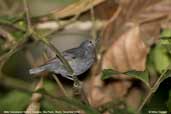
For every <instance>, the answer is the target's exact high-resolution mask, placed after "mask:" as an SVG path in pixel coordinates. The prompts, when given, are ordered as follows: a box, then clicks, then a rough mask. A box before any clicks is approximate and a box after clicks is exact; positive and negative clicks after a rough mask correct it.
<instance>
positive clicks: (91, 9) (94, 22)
mask: <svg viewBox="0 0 171 114" xmlns="http://www.w3.org/2000/svg"><path fill="white" fill-rule="evenodd" d="M89 2H91V1H89ZM90 4H91V8H90V13H91V21H92V23H93V24H92V37H93V39H94V40H95V41H96V40H97V39H96V38H97V34H96V19H95V13H94V7H93V4H92V3H90Z"/></svg>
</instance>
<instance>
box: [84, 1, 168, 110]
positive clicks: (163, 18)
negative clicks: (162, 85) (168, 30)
mask: <svg viewBox="0 0 171 114" xmlns="http://www.w3.org/2000/svg"><path fill="white" fill-rule="evenodd" d="M117 3H118V4H119V7H118V8H121V10H119V11H120V12H119V13H118V14H117V16H116V15H115V14H113V16H116V17H115V19H113V20H112V22H110V23H109V24H108V25H107V26H106V27H105V28H104V31H103V35H102V39H101V41H100V43H101V44H100V46H101V50H100V52H103V54H101V55H100V58H101V59H98V60H99V61H98V62H97V63H100V66H101V68H99V67H97V66H96V65H95V66H94V69H95V70H97V71H92V74H93V75H92V76H91V79H90V80H89V81H87V82H85V84H84V85H85V88H84V90H85V89H87V88H88V90H86V92H85V93H86V96H87V99H88V101H89V103H90V104H91V105H92V106H95V107H98V106H100V105H103V104H104V103H106V102H109V101H111V100H113V99H118V98H124V97H125V95H127V98H126V99H127V103H128V105H130V106H132V107H134V108H137V106H138V105H139V103H140V99H141V95H144V93H143V92H142V90H141V89H139V88H136V87H135V88H134V89H133V90H132V91H130V92H129V93H128V88H129V87H130V86H131V84H132V80H130V81H127V82H129V84H126V83H125V81H124V80H127V79H130V78H128V77H127V76H125V75H119V76H115V79H118V80H119V81H112V82H109V83H106V84H105V83H104V82H103V81H102V80H101V79H100V77H101V75H100V74H101V72H102V70H103V69H115V70H117V71H120V72H125V71H128V70H137V71H143V70H145V68H146V59H147V54H148V50H149V47H150V46H151V45H152V44H153V43H154V42H155V41H156V40H157V39H158V38H159V34H160V28H161V26H162V24H163V23H165V25H167V23H168V22H169V21H168V18H169V17H170V12H171V7H170V6H171V1H169V0H117ZM115 13H116V12H115ZM112 18H113V17H111V19H112ZM97 65H99V64H97ZM92 70H93V69H92ZM94 72H95V73H94ZM134 86H135V85H134ZM135 97H136V99H134V98H135Z"/></svg>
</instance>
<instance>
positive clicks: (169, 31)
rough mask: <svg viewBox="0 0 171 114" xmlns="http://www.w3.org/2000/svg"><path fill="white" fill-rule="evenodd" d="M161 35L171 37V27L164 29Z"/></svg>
mask: <svg viewBox="0 0 171 114" xmlns="http://www.w3.org/2000/svg"><path fill="white" fill-rule="evenodd" d="M160 37H171V29H164V30H163V32H162V33H161V34H160Z"/></svg>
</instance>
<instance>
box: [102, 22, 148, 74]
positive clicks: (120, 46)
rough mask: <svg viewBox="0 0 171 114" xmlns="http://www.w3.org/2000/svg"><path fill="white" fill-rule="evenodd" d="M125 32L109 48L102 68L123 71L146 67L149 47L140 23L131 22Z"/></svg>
mask: <svg viewBox="0 0 171 114" xmlns="http://www.w3.org/2000/svg"><path fill="white" fill-rule="evenodd" d="M126 26H129V27H128V30H127V31H126V32H124V33H123V34H122V35H121V36H120V37H119V38H118V39H117V40H116V41H115V42H114V43H113V45H112V46H111V47H110V48H109V49H108V50H107V52H106V54H104V57H103V60H102V69H109V68H112V69H115V70H118V71H121V72H125V71H128V70H139V71H143V70H144V69H145V63H146V56H147V53H148V48H147V46H146V45H145V44H144V42H143V40H142V38H141V35H140V28H139V26H138V25H135V24H133V23H129V24H127V25H126Z"/></svg>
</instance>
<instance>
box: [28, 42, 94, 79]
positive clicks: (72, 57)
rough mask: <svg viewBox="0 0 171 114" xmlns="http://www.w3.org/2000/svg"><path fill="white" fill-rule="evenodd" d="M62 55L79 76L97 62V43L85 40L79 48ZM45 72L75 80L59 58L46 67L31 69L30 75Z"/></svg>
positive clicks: (64, 52) (45, 65)
mask: <svg viewBox="0 0 171 114" xmlns="http://www.w3.org/2000/svg"><path fill="white" fill-rule="evenodd" d="M62 55H63V57H64V58H65V59H66V60H67V61H68V63H69V65H70V66H71V68H72V69H73V71H74V74H75V75H76V76H79V75H81V74H83V73H84V72H86V71H87V70H88V69H89V68H90V67H91V66H92V65H93V63H94V61H95V57H96V54H95V43H94V42H93V41H91V40H85V41H83V42H82V43H81V44H80V45H79V46H78V47H75V48H72V49H68V50H65V51H63V52H62ZM44 71H47V72H52V73H55V74H60V75H61V76H63V77H64V78H67V79H69V80H73V77H72V74H70V73H69V72H68V71H67V69H66V68H65V66H64V64H63V63H62V62H61V60H60V59H59V58H57V57H55V58H53V59H51V60H49V61H48V62H47V63H46V64H44V65H41V66H38V67H35V68H31V69H30V70H29V73H30V74H31V75H33V74H38V73H41V72H44Z"/></svg>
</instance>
